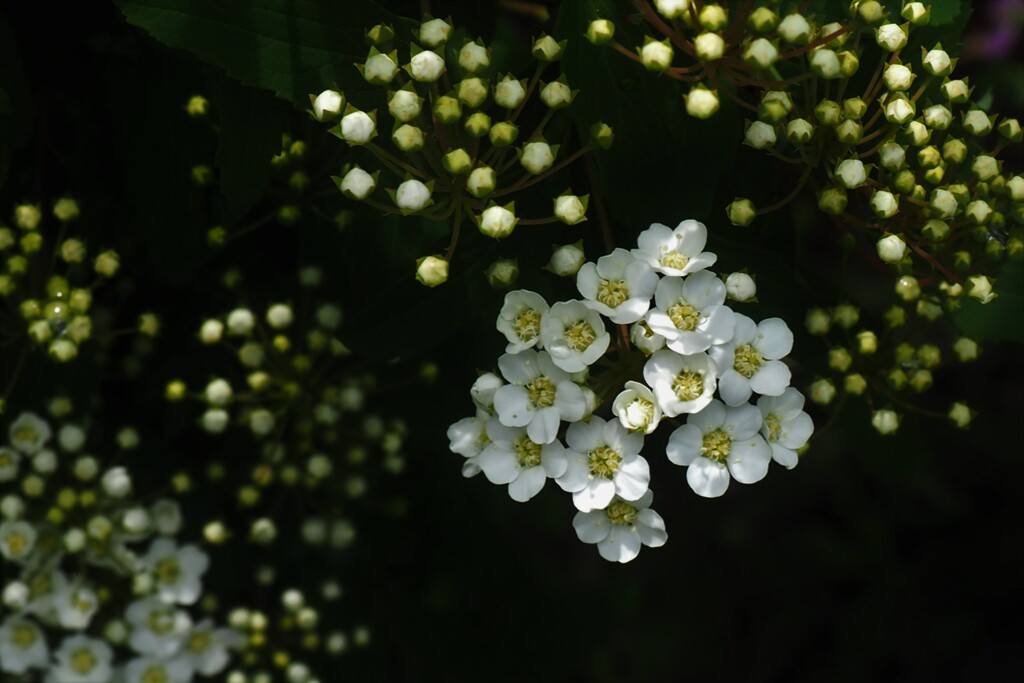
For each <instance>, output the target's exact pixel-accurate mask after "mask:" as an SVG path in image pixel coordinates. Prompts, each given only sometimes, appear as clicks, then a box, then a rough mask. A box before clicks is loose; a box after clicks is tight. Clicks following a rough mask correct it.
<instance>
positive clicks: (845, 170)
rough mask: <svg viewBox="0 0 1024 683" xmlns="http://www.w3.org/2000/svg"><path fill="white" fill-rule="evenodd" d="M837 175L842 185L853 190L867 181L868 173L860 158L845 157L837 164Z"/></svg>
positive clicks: (837, 179)
mask: <svg viewBox="0 0 1024 683" xmlns="http://www.w3.org/2000/svg"><path fill="white" fill-rule="evenodd" d="M835 177H836V181H837V182H838V183H839V184H840V185H842V186H843V187H844V188H846V189H847V190H852V189H854V188H857V187H860V186H861V185H863V184H864V183H865V182H867V179H868V174H867V171H866V170H865V168H864V162H862V161H861V160H860V159H843V160H842V161H840V162H839V163H838V164H837V165H836V170H835Z"/></svg>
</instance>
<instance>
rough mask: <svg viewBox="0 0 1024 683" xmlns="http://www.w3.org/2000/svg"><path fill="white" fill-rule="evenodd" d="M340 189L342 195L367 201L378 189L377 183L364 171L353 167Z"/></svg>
mask: <svg viewBox="0 0 1024 683" xmlns="http://www.w3.org/2000/svg"><path fill="white" fill-rule="evenodd" d="M340 187H341V193H342V194H344V195H345V196H346V197H348V198H350V199H366V198H367V197H369V196H370V195H371V194H372V193H373V191H374V190H375V189H376V188H377V181H376V180H374V178H373V176H372V175H370V174H369V173H367V172H366V171H364V170H363V169H361V168H359V167H358V166H353V167H352V168H351V169H350V170H349V172H348V173H346V174H345V177H344V178H342V179H341V184H340Z"/></svg>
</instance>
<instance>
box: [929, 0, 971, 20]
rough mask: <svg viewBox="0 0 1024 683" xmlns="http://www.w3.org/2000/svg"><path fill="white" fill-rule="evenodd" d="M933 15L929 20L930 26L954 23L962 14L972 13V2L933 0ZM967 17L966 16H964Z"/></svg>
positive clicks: (964, 0)
mask: <svg viewBox="0 0 1024 683" xmlns="http://www.w3.org/2000/svg"><path fill="white" fill-rule="evenodd" d="M931 8H932V16H931V20H930V21H929V22H928V24H929V25H930V26H941V25H943V24H952V23H953V22H954V20H956V19H957V18H959V16H960V14H961V13H963V14H964V15H967V14H969V13H970V11H971V10H970V2H968V1H967V0H932V2H931ZM963 18H964V19H966V16H964V17H963Z"/></svg>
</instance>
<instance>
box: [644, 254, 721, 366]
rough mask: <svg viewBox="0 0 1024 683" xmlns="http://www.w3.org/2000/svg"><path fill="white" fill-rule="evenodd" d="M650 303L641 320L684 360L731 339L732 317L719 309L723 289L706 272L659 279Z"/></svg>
mask: <svg viewBox="0 0 1024 683" xmlns="http://www.w3.org/2000/svg"><path fill="white" fill-rule="evenodd" d="M654 303H655V308H652V309H651V310H650V312H648V314H647V317H646V318H645V320H646V321H647V324H648V325H649V326H650V328H651V329H652V330H654V331H655V332H656V333H658V334H660V335H661V336H663V337H664V338H665V343H666V344H667V345H668V347H669V348H670V349H672V350H673V351H675V352H676V353H680V354H683V355H684V356H688V355H690V354H694V353H700V352H701V351H707V350H708V348H710V347H711V345H712V344H722V343H725V342H727V341H729V340H730V339H732V336H733V328H734V326H735V322H734V319H733V315H734V314H733V311H732V309H731V308H729V307H728V306H723V305H722V304H724V303H725V285H724V284H723V283H722V281H721V280H719V279H718V278H717V277H715V275H714V274H713V273H711V272H710V271H707V270H702V271H699V272H696V273H694V274H693V275H690V276H688V277H686V278H676V277H666V278H662V279H661V281H660V282H658V288H657V291H656V292H655V294H654Z"/></svg>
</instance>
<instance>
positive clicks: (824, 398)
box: [810, 378, 836, 406]
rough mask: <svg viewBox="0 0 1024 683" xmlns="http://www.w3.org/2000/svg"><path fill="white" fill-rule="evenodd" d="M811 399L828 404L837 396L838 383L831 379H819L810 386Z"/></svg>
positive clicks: (821, 403)
mask: <svg viewBox="0 0 1024 683" xmlns="http://www.w3.org/2000/svg"><path fill="white" fill-rule="evenodd" d="M810 396H811V400H812V401H814V402H815V403H817V404H818V405H822V406H826V405H828V404H829V403H831V402H832V399H834V398H835V397H836V385H835V384H833V383H832V380H829V379H824V378H823V379H819V380H817V381H816V382H814V383H813V384H811V386H810Z"/></svg>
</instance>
